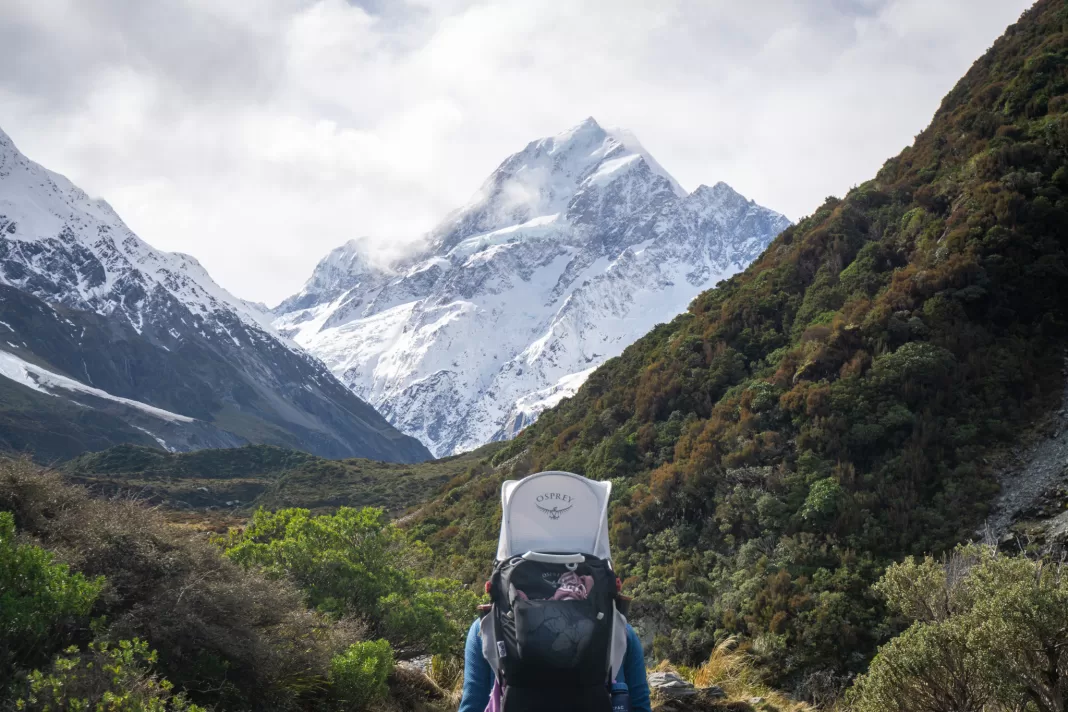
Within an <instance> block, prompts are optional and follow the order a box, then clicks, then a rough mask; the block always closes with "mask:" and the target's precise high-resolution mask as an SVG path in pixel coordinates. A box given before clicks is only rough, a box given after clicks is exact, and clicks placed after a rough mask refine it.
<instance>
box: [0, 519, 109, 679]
mask: <svg viewBox="0 0 1068 712" xmlns="http://www.w3.org/2000/svg"><path fill="white" fill-rule="evenodd" d="M103 585H104V580H103V577H96V578H93V579H88V578H86V577H85V576H82V575H81V574H78V573H71V572H70V569H69V568H68V567H67V566H66V565H64V564H60V563H56V562H54V561H53V556H52V554H51V553H49V552H48V551H45V550H44V549H42V548H41V547H39V546H33V545H30V544H19V543H18V542H17V541H16V539H15V519H14V517H12V515H11V513H10V512H0V687H2V686H3V685H4V684H6V682H7V681H8V680H9V679H10V677H11V674H12V670H13V668H12V664H13V663H14V662H16V661H17V662H19V663H20V664H30V665H32V664H35V663H36V662H37V661H42V660H47V659H48V657H49V656H50V655H51V654H52V652H53V651H54V650H56V649H58V648H59V647H62V642H60V641H62V640H63V634H64V630H63V629H64V627H66V626H68V625H69V624H71V623H74V622H76V621H77V620H78V619H80V618H81V619H83V618H85V616H87V615H88V613H89V611H90V609H91V608H92V605H93V602H94V601H95V600H96V598H97V596H98V595H99V594H100V590H101V589H102V588H103ZM57 642H58V644H57Z"/></svg>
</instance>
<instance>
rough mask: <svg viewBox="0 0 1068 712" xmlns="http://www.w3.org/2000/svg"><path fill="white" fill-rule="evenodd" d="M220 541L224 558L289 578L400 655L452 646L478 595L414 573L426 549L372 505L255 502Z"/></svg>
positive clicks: (316, 602)
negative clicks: (272, 506) (315, 511)
mask: <svg viewBox="0 0 1068 712" xmlns="http://www.w3.org/2000/svg"><path fill="white" fill-rule="evenodd" d="M222 543H223V545H224V547H225V550H226V556H227V557H228V558H230V559H231V560H233V561H236V562H238V563H240V564H242V565H243V566H246V567H258V568H260V569H262V570H263V571H264V572H266V573H267V574H268V575H270V576H274V577H285V578H288V579H290V580H292V581H293V582H294V583H296V584H297V585H298V586H299V587H300V588H301V589H302V590H303V591H304V593H305V596H306V598H307V600H308V603H309V604H310V605H311V606H314V607H315V608H317V609H319V610H320V611H323V612H325V613H329V614H330V615H333V616H351V617H354V618H358V619H360V620H363V621H365V622H366V623H367V624H368V625H369V626H370V628H371V633H372V634H373V635H375V636H380V637H384V638H386V639H387V640H389V642H390V643H391V644H392V645H393V646H394V649H396V650H397V651H398V653H399V654H400V655H402V656H403V657H414V656H416V655H420V654H423V653H426V652H432V653H448V652H453V653H458V652H459V651H460V649H461V647H462V644H463V633H464V630H465V629H466V627H467V625H468V624H469V623H470V620H471V617H472V615H473V613H474V611H475V608H476V606H477V604H478V600H479V598H478V596H477V595H476V594H475V593H473V592H472V591H470V590H467V589H466V588H464V587H463V585H462V584H460V583H459V582H457V581H453V580H450V579H436V578H424V577H422V576H420V575H419V571H420V570H421V569H423V568H424V567H426V566H427V564H428V562H429V558H430V553H429V549H428V548H427V547H426V545H425V544H423V543H422V542H420V541H417V540H415V539H412V538H410V537H409V536H408V534H407V533H406V532H404V531H403V530H401V529H398V528H397V527H396V526H394V525H393V524H392V523H390V521H389V520H388V518H387V517H386V515H385V513H384V512H383V511H382V510H380V509H374V508H365V509H360V510H357V509H351V508H348V507H342V508H341V509H339V510H338V512H337V513H336V514H333V515H321V516H311V514H310V513H309V512H308V510H306V509H283V510H280V511H278V512H266V511H263V510H260V511H257V512H256V514H255V515H254V516H253V518H252V520H251V521H250V522H249V524H248V526H247V527H245V529H244V531H242V532H235V533H233V534H231V535H230V537H229V538H228V539H227V540H224V541H223V542H222Z"/></svg>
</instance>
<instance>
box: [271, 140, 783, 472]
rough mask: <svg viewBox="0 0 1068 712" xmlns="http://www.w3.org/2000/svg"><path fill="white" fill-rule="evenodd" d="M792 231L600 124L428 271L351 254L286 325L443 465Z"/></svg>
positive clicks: (319, 271) (507, 190)
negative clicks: (686, 178)
mask: <svg viewBox="0 0 1068 712" xmlns="http://www.w3.org/2000/svg"><path fill="white" fill-rule="evenodd" d="M789 224H790V223H789V221H788V220H787V219H786V218H785V217H783V216H782V215H780V214H778V213H776V212H774V211H772V210H768V209H767V208H763V207H761V206H759V205H757V204H755V203H753V202H752V201H750V200H747V199H746V198H745V197H743V196H742V195H740V194H738V193H737V192H736V191H734V190H733V189H732V188H731V187H730V186H728V185H726V184H725V183H717V184H716V185H714V186H711V187H709V186H701V187H699V188H697V189H696V190H695V191H693V192H692V193H686V192H685V191H684V190H683V189H682V188H681V187H680V186H679V184H678V183H677V182H676V181H675V180H674V179H673V178H671V176H670V175H669V174H667V172H666V171H665V170H664V169H663V168H662V167H661V166H660V165H659V164H658V163H657V162H656V161H655V160H654V159H653V158H652V156H650V155H649V154H648V153H647V152H646V151H645V150H644V149H643V148H642V147H641V145H640V144H639V143H638V142H637V140H636V139H635V138H634V137H633V136H632V135H630V134H629V133H627V132H624V131H617V130H606V129H604V128H602V127H601V126H600V125H598V124H597V122H596V121H594V120H593V119H587V120H586V121H584V122H582V123H581V124H579V125H577V126H575V127H573V128H572V129H570V130H568V131H565V132H564V133H561V134H559V135H557V136H553V137H550V138H545V139H541V140H538V141H534V142H532V143H530V144H529V145H528V146H527V147H526V148H525V149H523V150H522V151H520V152H519V153H516V154H515V155H513V156H511V157H509V158H508V159H507V160H505V161H504V162H503V163H502V164H501V165H500V167H499V168H498V169H497V170H496V171H494V173H493V174H492V175H491V176H490V177H489V178H488V179H487V180H486V181H485V183H484V184H483V185H482V187H481V188H480V190H479V191H478V192H477V193H476V194H475V196H474V197H473V198H472V199H471V200H470V201H469V202H468V203H467V204H466V205H465V206H463V207H462V208H460V209H459V210H457V211H455V212H454V213H452V214H451V215H449V216H448V217H447V218H446V219H445V220H444V221H443V222H442V223H441V225H439V226H438V227H437V228H435V229H434V230H433V231H432V232H431V233H430V234H429V235H428V237H427V244H428V247H427V248H426V249H425V250H424V251H423V252H422V253H421V254H420V255H419V256H418V257H417V258H415V259H412V260H409V261H408V262H406V263H404V264H401V265H396V266H394V267H392V268H390V269H386V268H382V267H376V266H373V265H371V264H369V263H368V261H367V259H366V256H365V255H363V254H362V252H361V250H360V246H359V244H358V243H356V242H350V243H348V244H347V245H344V246H342V247H340V248H338V249H336V250H334V251H333V252H332V253H331V254H330V255H328V256H327V257H326V258H324V259H323V261H322V262H321V263H320V264H319V266H318V267H317V268H316V270H315V273H314V274H313V275H312V277H311V278H310V279H309V280H308V283H307V284H306V286H305V288H304V289H303V290H302V292H301V293H300V294H297V295H295V296H293V297H291V298H290V299H288V300H286V301H285V302H284V303H283V304H282V305H281V306H279V307H278V308H277V309H275V311H274V314H275V321H274V324H275V326H276V328H278V329H279V331H280V332H282V333H284V334H286V335H288V336H290V337H292V338H293V339H294V340H295V341H296V342H297V343H299V344H301V345H302V346H304V347H305V348H307V349H308V350H309V351H310V352H311V353H313V354H315V355H316V356H318V357H319V358H321V359H322V360H323V361H324V362H325V363H326V364H327V365H328V366H329V368H330V370H331V371H333V372H334V374H335V375H337V376H338V378H340V379H341V380H342V381H343V382H345V383H346V384H347V385H349V386H350V387H351V388H352V389H353V390H354V391H355V392H356V393H357V394H359V395H360V396H361V397H362V398H365V399H366V400H368V401H369V402H371V403H372V404H374V405H375V406H376V407H377V408H379V410H380V411H381V412H382V413H383V414H384V415H385V416H386V417H387V418H388V419H389V420H390V422H392V423H394V424H395V425H397V426H398V427H399V428H400V429H401V430H403V431H404V432H406V433H408V434H411V435H414V436H416V437H418V438H419V439H420V440H422V441H423V442H424V443H426V444H427V445H428V446H429V447H430V449H431V450H432V451H433V452H434V453H435V454H436V455H439V456H441V455H446V454H449V453H453V452H458V451H463V450H468V449H471V448H473V447H476V446H478V445H480V444H482V443H485V442H488V441H491V440H498V439H504V438H509V437H512V436H514V435H515V434H516V433H517V432H518V431H519V430H520V429H522V428H523V427H525V426H526V425H528V424H530V423H531V422H533V421H534V420H535V419H536V418H537V416H538V414H539V413H540V412H541V411H542V410H544V409H545V408H547V407H550V406H552V405H554V404H556V403H558V402H559V401H560V400H561V399H563V398H565V397H567V396H569V395H571V394H573V393H574V392H575V390H576V389H577V388H578V387H579V386H580V385H581V384H582V383H583V381H584V380H585V378H586V376H587V375H588V374H589V373H590V372H591V371H592V370H593V369H594V368H596V367H597V366H598V365H600V364H601V363H603V362H604V361H605V360H607V359H609V358H611V357H613V356H617V355H618V354H620V353H621V352H622V350H623V349H624V348H625V347H626V346H627V345H628V344H629V343H631V342H632V341H633V340H634V339H636V338H637V337H638V336H640V335H641V334H643V333H644V332H646V331H648V330H649V329H650V328H652V327H653V326H654V325H655V324H657V323H659V322H665V321H668V320H670V319H671V318H672V317H674V316H675V315H676V314H678V313H679V312H681V311H683V310H685V308H686V306H687V305H688V304H689V302H690V300H691V299H693V297H694V296H696V295H697V294H698V293H699V292H700V291H701V290H703V289H706V288H708V287H711V286H713V285H714V284H715V283H716V282H718V281H719V280H721V279H723V278H724V277H727V276H729V275H731V274H733V273H735V272H737V271H738V270H740V269H742V268H744V267H745V266H746V265H748V264H749V263H750V262H751V261H752V260H753V259H755V258H756V257H757V255H759V254H760V252H761V251H762V250H763V249H764V248H765V246H767V244H768V243H769V242H770V241H771V240H772V239H773V238H774V237H775V236H776V235H777V234H778V233H779V232H781V231H782V230H783V229H784V228H786V227H787V226H788V225H789Z"/></svg>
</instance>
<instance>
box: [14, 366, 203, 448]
mask: <svg viewBox="0 0 1068 712" xmlns="http://www.w3.org/2000/svg"><path fill="white" fill-rule="evenodd" d="M0 376H4V377H5V378H9V379H11V380H12V381H15V382H16V383H20V384H22V385H24V386H26V387H28V388H32V389H33V390H35V391H38V392H39V393H44V394H46V395H50V396H55V395H56V394H55V393H53V392H52V391H53V390H56V389H62V390H64V391H69V392H71V393H84V394H86V395H90V396H94V397H96V398H103V399H105V400H109V401H114V402H116V403H121V404H123V405H126V406H129V407H131V408H136V409H137V410H140V411H142V412H144V413H148V414H149V415H151V416H154V417H156V418H160V419H161V420H169V421H171V422H176V423H192V422H194V418H190V417H188V416H185V415H180V414H179V413H172V412H171V411H169V410H164V409H163V408H157V407H155V406H152V405H148V404H147V403H142V402H141V401H136V400H131V399H129V398H122V397H121V396H114V395H112V394H110V393H108V392H107V391H102V390H100V389H99V388H93V387H92V386H87V385H85V384H84V383H82V382H80V381H76V380H74V379H73V378H68V377H67V376H61V375H60V374H58V373H54V372H53V371H49V370H48V369H45V368H41V367H40V366H37V365H36V364H32V363H30V362H28V361H24V360H23V359H21V358H19V357H18V356H16V355H15V354H13V353H10V352H8V351H0ZM146 432H147V431H146Z"/></svg>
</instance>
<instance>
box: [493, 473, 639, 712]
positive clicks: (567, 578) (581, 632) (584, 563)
mask: <svg viewBox="0 0 1068 712" xmlns="http://www.w3.org/2000/svg"><path fill="white" fill-rule="evenodd" d="M611 491H612V485H611V483H610V482H595V481H593V480H588V479H586V478H585V477H580V476H579V475H574V474H571V473H569V472H540V473H538V474H535V475H531V476H529V477H527V478H525V479H522V480H518V481H508V482H505V483H504V485H503V487H502V488H501V509H502V517H501V537H500V543H499V545H498V548H497V561H496V565H495V566H494V570H493V576H492V578H491V579H490V581H489V582H488V583H487V585H486V588H487V591H488V592H489V594H490V600H491V601H492V603H491V605H490V606H489V609H488V611H487V612H486V615H485V616H484V617H483V618H482V624H481V629H482V654H483V656H484V657H485V658H486V660H487V661H488V662H489V664H490V667H491V668H492V669H493V671H494V673H495V674H496V676H497V682H498V683H499V685H500V689H501V692H502V696H501V705H500V707H501V712H610V711H611V710H612V701H611V694H610V690H611V687H610V686H611V684H612V682H613V681H615V679H616V677H617V675H618V674H619V668H620V666H621V665H622V664H623V657H624V655H625V653H626V650H627V620H626V618H625V617H624V612H623V611H621V610H620V605H621V603H622V601H621V599H620V597H619V595H618V587H617V579H616V575H615V572H614V571H613V570H612V562H611V552H610V550H609V547H608V497H609V494H610V493H611Z"/></svg>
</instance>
